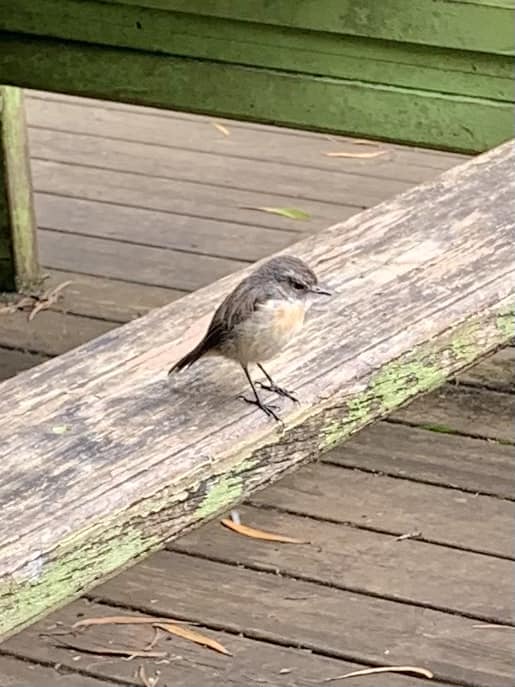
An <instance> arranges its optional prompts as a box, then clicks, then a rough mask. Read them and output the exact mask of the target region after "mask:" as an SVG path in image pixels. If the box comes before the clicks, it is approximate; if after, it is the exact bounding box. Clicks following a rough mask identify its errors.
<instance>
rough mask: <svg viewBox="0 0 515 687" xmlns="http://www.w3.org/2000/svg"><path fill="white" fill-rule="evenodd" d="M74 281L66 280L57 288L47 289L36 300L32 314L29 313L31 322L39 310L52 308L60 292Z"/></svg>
mask: <svg viewBox="0 0 515 687" xmlns="http://www.w3.org/2000/svg"><path fill="white" fill-rule="evenodd" d="M72 283H73V282H71V281H64V282H62V283H61V284H59V285H58V286H56V287H55V289H50V290H48V291H46V292H45V293H44V294H43V295H42V296H41V297H40V298H39V299H38V300H37V302H36V305H35V306H34V307H33V308H32V310H31V312H30V314H29V322H30V321H31V320H33V319H34V317H36V315H37V314H38V312H41V310H47V309H48V308H50V307H51V306H52V305H54V303H57V301H58V300H59V296H60V293H61V291H62V290H63V289H65V288H66V287H67V286H69V285H70V284H72Z"/></svg>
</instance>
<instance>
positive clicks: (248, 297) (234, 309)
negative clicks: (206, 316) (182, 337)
mask: <svg viewBox="0 0 515 687" xmlns="http://www.w3.org/2000/svg"><path fill="white" fill-rule="evenodd" d="M265 297H266V294H265V293H263V291H262V290H260V289H259V288H256V286H255V284H253V282H252V280H249V279H245V280H243V281H242V282H241V283H240V284H239V285H238V286H237V287H236V288H235V289H234V291H232V293H230V294H229V295H228V296H227V297H226V298H225V300H224V301H223V302H222V303H221V304H220V305H219V306H218V308H217V309H216V311H215V314H214V315H213V319H212V320H211V323H210V325H209V328H208V330H207V333H206V336H205V337H204V346H205V349H206V350H207V349H208V348H213V347H216V346H217V345H219V344H220V343H222V341H223V340H224V339H225V338H226V337H227V336H230V334H231V332H232V331H233V330H234V328H235V327H237V325H238V324H240V323H241V322H243V321H245V320H246V319H247V318H248V317H249V316H250V315H251V314H252V313H253V312H254V311H255V310H256V308H257V307H258V305H259V304H260V303H262V302H263V301H264V300H265Z"/></svg>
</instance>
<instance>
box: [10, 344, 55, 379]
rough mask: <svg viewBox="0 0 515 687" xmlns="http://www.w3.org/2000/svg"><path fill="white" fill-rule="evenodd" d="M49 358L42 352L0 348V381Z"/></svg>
mask: <svg viewBox="0 0 515 687" xmlns="http://www.w3.org/2000/svg"><path fill="white" fill-rule="evenodd" d="M47 359H48V358H47V356H45V355H42V354H41V353H37V354H34V353H27V352H25V351H14V350H9V349H8V348H0V381H4V379H9V378H10V377H14V375H17V374H18V373H20V372H22V371H23V370H28V369H30V368H31V367H34V366H35V365H40V364H41V363H43V362H45V360H47Z"/></svg>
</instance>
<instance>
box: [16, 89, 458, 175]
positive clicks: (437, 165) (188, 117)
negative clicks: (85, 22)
mask: <svg viewBox="0 0 515 687" xmlns="http://www.w3.org/2000/svg"><path fill="white" fill-rule="evenodd" d="M25 93H26V97H27V99H28V100H33V99H35V100H44V101H47V100H48V101H52V102H54V103H61V104H69V103H75V104H79V105H80V106H81V107H87V108H93V109H95V110H96V109H98V108H99V107H100V108H102V109H103V110H112V111H115V112H125V113H131V114H140V115H151V116H152V117H158V118H159V119H158V121H159V122H160V121H161V120H162V119H166V120H170V119H171V120H175V122H179V123H181V122H182V123H185V122H194V123H196V124H198V123H204V124H206V123H207V124H209V127H210V128H211V127H212V123H213V118H212V117H209V116H206V115H200V114H194V113H191V112H180V111H178V110H163V109H160V108H157V107H150V106H141V105H134V104H130V105H128V104H126V103H122V102H118V101H112V100H102V99H98V98H87V97H85V96H80V97H78V96H74V95H66V94H63V93H52V92H50V91H38V90H34V89H28V90H26V91H25ZM216 121H217V122H220V123H221V124H224V125H225V126H227V127H230V128H231V129H232V130H236V131H239V130H245V131H250V132H253V133H256V132H261V134H265V135H267V136H268V135H280V136H281V138H284V137H288V138H292V139H294V140H297V141H300V145H301V146H302V145H303V144H304V143H305V140H306V139H308V140H310V141H312V140H315V141H319V142H321V143H322V144H325V142H326V141H329V140H331V141H333V142H334V143H335V144H336V145H338V146H340V148H341V147H344V146H345V145H347V144H349V143H351V142H354V141H355V139H354V138H350V137H348V136H341V135H338V134H332V135H331V136H330V137H328V136H327V134H322V133H317V132H315V131H303V130H302V129H288V128H284V127H279V126H274V125H272V124H255V123H253V122H249V121H241V120H240V121H238V120H237V119H225V118H223V117H219V118H217V119H216ZM265 138H266V136H265ZM382 143H383V144H384V145H388V147H389V148H390V149H391V150H394V151H395V154H396V155H398V154H401V155H403V160H404V161H405V164H409V165H411V164H415V163H416V164H418V165H420V166H421V167H430V168H432V169H436V170H440V171H444V170H446V169H449V167H452V166H453V165H457V164H459V163H460V162H465V161H466V159H467V157H468V156H467V155H464V154H462V153H451V152H449V151H443V150H435V149H431V148H417V147H416V146H404V145H401V144H397V143H386V142H385V141H382ZM279 147H280V146H279ZM340 148H339V149H340ZM267 154H268V151H267Z"/></svg>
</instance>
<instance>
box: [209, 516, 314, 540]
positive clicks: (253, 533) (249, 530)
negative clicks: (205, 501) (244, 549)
mask: <svg viewBox="0 0 515 687" xmlns="http://www.w3.org/2000/svg"><path fill="white" fill-rule="evenodd" d="M221 523H222V525H224V527H228V528H229V529H230V530H234V532H237V533H238V534H242V535H243V536H244V537H250V538H251V539H261V540H262V541H275V542H278V543H280V544H309V542H308V541H305V540H303V539H296V538H295V537H287V536H285V535H283V534H274V533H273V532H265V531H264V530H257V529H254V528H253V527H248V526H247V525H242V524H241V523H237V522H233V521H232V520H230V519H229V518H224V519H223V520H221Z"/></svg>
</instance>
